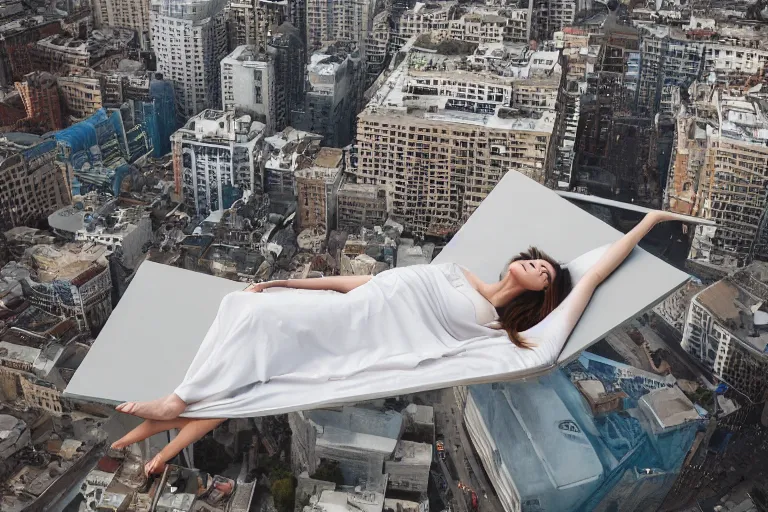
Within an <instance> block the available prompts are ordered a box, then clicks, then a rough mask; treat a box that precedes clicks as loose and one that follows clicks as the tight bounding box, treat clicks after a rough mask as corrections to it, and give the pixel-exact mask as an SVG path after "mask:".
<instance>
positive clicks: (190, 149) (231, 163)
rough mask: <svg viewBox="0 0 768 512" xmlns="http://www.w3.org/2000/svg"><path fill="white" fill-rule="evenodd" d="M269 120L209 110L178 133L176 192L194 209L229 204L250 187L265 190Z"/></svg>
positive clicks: (220, 207) (210, 209)
mask: <svg viewBox="0 0 768 512" xmlns="http://www.w3.org/2000/svg"><path fill="white" fill-rule="evenodd" d="M263 137H264V125H263V124H262V123H259V122H258V121H251V118H250V116H247V115H245V116H239V117H236V116H235V113H234V112H223V111H220V110H205V111H203V112H201V113H200V114H198V115H197V116H195V117H193V118H192V119H190V120H189V121H188V122H187V124H186V125H185V126H184V128H181V129H180V130H178V131H177V132H176V133H174V134H173V136H172V139H171V146H172V153H173V174H174V179H175V182H176V192H177V193H179V194H182V195H183V199H184V203H185V205H186V206H187V208H189V211H191V212H195V213H197V214H204V215H207V214H209V213H211V212H213V211H217V210H223V209H226V208H229V207H230V206H231V205H232V203H234V202H235V201H236V200H237V199H239V198H240V197H241V196H242V194H243V192H244V191H246V190H247V191H250V192H255V193H261V192H262V191H263V190H264V184H263V177H262V174H261V169H260V165H259V161H260V159H261V149H262V141H263Z"/></svg>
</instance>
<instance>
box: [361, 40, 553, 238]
mask: <svg viewBox="0 0 768 512" xmlns="http://www.w3.org/2000/svg"><path fill="white" fill-rule="evenodd" d="M499 50H500V53H499V55H503V56H504V58H503V59H502V60H503V61H504V62H507V64H505V65H508V66H509V67H508V68H506V69H507V70H508V72H507V73H505V74H500V73H496V72H494V71H483V68H484V66H485V64H484V55H486V54H485V53H482V54H480V55H471V56H467V55H463V56H462V55H452V56H448V55H441V54H435V53H421V52H418V51H412V52H411V53H409V54H408V55H407V56H406V58H405V59H404V60H403V62H402V63H401V64H400V66H398V68H397V69H396V70H395V71H394V72H393V73H392V74H391V75H390V77H389V78H388V80H387V81H386V82H385V83H384V84H383V85H382V87H381V88H380V89H379V90H378V91H377V92H376V93H374V95H373V98H372V99H371V101H370V103H369V104H368V106H367V107H366V109H365V110H364V111H363V112H362V113H361V114H360V115H359V116H358V125H357V141H356V142H357V144H356V145H357V148H358V152H359V158H358V164H357V168H356V169H355V170H354V171H352V172H354V173H355V174H356V175H357V178H358V179H357V182H358V183H363V184H366V183H367V184H373V185H382V186H385V187H387V188H388V189H389V190H391V192H392V194H393V196H392V203H391V210H392V211H391V213H392V215H393V216H395V218H396V219H397V220H399V221H402V222H403V223H404V224H405V225H406V227H407V228H408V229H410V230H412V231H413V232H415V233H419V234H434V235H443V234H446V233H450V232H452V231H455V230H456V229H458V227H459V226H460V225H461V224H462V223H463V222H464V221H465V220H466V219H467V218H468V217H469V215H470V214H471V213H472V212H473V211H474V210H475V208H477V206H478V205H479V204H480V202H481V201H482V200H483V199H484V198H485V197H486V195H487V194H488V193H489V192H490V191H491V190H492V189H493V187H494V186H495V185H496V184H497V183H498V181H499V180H500V179H501V177H502V176H503V175H504V174H505V173H507V172H509V171H517V172H521V173H524V174H525V175H527V176H529V177H531V178H532V179H535V180H537V181H539V182H541V183H543V182H544V181H545V180H546V179H547V177H548V175H549V173H550V171H551V167H552V164H553V161H554V151H555V147H556V145H557V143H556V142H555V138H556V135H557V130H556V125H557V123H558V115H557V109H558V104H559V101H560V93H561V90H562V85H563V84H562V80H563V78H564V74H563V73H562V70H561V69H560V64H559V60H558V59H559V57H558V53H557V52H530V51H528V50H526V53H525V54H524V55H510V54H507V53H506V52H505V50H504V49H502V48H499ZM478 51H481V50H480V48H478ZM482 51H483V52H484V50H482ZM512 61H514V62H515V63H516V64H514V65H513V64H512ZM505 65H501V67H504V66H505ZM476 69H479V71H476ZM510 75H512V76H510Z"/></svg>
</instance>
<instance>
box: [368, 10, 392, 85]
mask: <svg viewBox="0 0 768 512" xmlns="http://www.w3.org/2000/svg"><path fill="white" fill-rule="evenodd" d="M390 37H391V30H390V27H389V13H388V12H387V11H384V12H380V13H379V14H377V15H376V17H375V18H374V19H373V28H372V29H371V32H370V34H368V38H367V39H366V41H365V88H366V89H368V88H369V87H370V86H371V85H373V83H374V82H375V81H376V79H377V78H378V77H379V75H380V74H381V73H382V71H384V66H385V64H386V63H387V56H388V55H389V52H388V50H389V39H390Z"/></svg>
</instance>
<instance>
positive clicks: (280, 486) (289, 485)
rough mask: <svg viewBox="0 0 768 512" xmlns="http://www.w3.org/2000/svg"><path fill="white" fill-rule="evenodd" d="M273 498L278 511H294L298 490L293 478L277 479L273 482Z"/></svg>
mask: <svg viewBox="0 0 768 512" xmlns="http://www.w3.org/2000/svg"><path fill="white" fill-rule="evenodd" d="M272 498H273V499H274V500H275V508H277V511H278V512H293V504H294V501H295V500H296V492H295V490H294V488H293V478H283V479H281V480H275V482H274V483H273V484H272Z"/></svg>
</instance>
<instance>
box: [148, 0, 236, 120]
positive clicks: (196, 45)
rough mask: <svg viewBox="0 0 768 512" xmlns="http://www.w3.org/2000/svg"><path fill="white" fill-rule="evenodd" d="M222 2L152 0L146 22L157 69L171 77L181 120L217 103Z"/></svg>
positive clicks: (223, 50)
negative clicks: (149, 28) (147, 22)
mask: <svg viewBox="0 0 768 512" xmlns="http://www.w3.org/2000/svg"><path fill="white" fill-rule="evenodd" d="M226 4H227V2H226V0H152V4H151V9H152V11H151V13H150V24H151V28H152V48H153V50H154V52H155V55H156V56H157V70H158V71H159V72H160V73H162V74H163V77H164V78H165V79H167V80H172V81H173V83H174V87H175V90H176V107H177V110H178V117H179V119H180V121H181V122H183V121H185V120H186V119H188V118H189V117H192V116H194V115H195V114H197V113H199V112H201V111H202V110H204V109H207V108H214V107H218V106H219V105H221V66H220V63H221V59H223V58H224V57H226V55H227V30H226V11H225V7H226Z"/></svg>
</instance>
